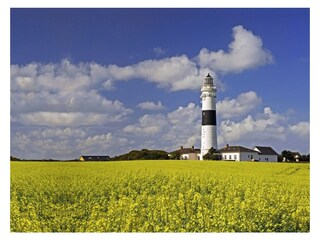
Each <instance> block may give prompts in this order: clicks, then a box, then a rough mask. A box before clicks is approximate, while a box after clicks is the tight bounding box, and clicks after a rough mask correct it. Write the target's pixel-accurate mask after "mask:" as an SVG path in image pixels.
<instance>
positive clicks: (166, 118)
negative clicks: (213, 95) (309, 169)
mask: <svg viewBox="0 0 320 240" xmlns="http://www.w3.org/2000/svg"><path fill="white" fill-rule="evenodd" d="M309 35H310V33H309V10H308V9H294V8H291V9H12V10H11V154H12V155H14V156H18V157H22V158H59V159H70V158H78V157H79V156H80V155H85V154H108V155H111V156H114V155H117V154H121V153H124V152H127V151H129V150H131V149H142V148H150V149H164V150H167V151H171V150H175V149H177V148H178V147H179V146H181V145H183V146H185V147H190V146H191V145H195V147H200V122H201V121H200V120H201V119H200V118H201V104H200V98H199V96H200V86H201V84H202V81H203V78H204V77H205V75H206V74H207V73H208V72H210V73H211V74H212V75H213V76H214V78H215V82H216V85H217V88H218V97H217V118H218V135H219V136H218V146H219V147H223V146H224V145H225V144H226V143H229V144H232V145H242V146H245V147H253V146H254V145H266V146H272V147H273V148H274V149H275V150H276V151H278V152H281V151H282V150H284V149H289V150H293V151H300V152H301V153H309V144H310V143H309V114H310V107H309V105H310V104H309V97H310V94H309V86H310V83H309V67H310V65H309V64H310V62H309V41H310V39H309Z"/></svg>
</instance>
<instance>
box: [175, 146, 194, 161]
mask: <svg viewBox="0 0 320 240" xmlns="http://www.w3.org/2000/svg"><path fill="white" fill-rule="evenodd" d="M174 153H178V154H179V156H180V160H199V159H200V149H198V148H194V146H192V147H191V148H184V147H182V146H181V148H180V149H179V150H176V151H174V152H172V153H170V154H169V156H171V155H173V154H174Z"/></svg>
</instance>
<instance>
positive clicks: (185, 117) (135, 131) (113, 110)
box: [10, 26, 303, 158]
mask: <svg viewBox="0 0 320 240" xmlns="http://www.w3.org/2000/svg"><path fill="white" fill-rule="evenodd" d="M154 51H155V53H156V54H158V55H159V54H160V55H161V54H163V51H164V49H162V48H155V49H154ZM271 62H272V55H271V53H270V52H269V51H268V50H266V49H264V48H263V44H262V40H261V39H260V38H259V37H258V36H256V35H254V34H253V33H252V32H250V31H248V30H246V29H245V28H244V27H242V26H236V27H234V28H233V40H232V42H231V43H230V44H229V51H228V52H224V51H223V50H219V51H212V50H208V49H206V48H203V49H202V50H201V51H200V52H199V54H198V55H197V56H195V57H192V58H191V57H189V56H187V55H184V54H182V55H178V56H171V57H166V58H162V59H147V60H144V61H141V62H137V63H135V64H132V65H127V66H118V65H115V64H113V65H107V66H106V65H102V64H98V63H95V62H88V63H78V64H73V63H71V62H70V61H69V60H67V59H64V60H62V61H61V62H60V63H48V64H43V63H37V62H33V63H29V64H26V65H11V95H10V96H11V125H12V142H11V143H12V147H13V148H12V152H13V154H14V153H17V155H19V154H18V153H19V152H20V153H22V152H24V153H25V154H23V155H25V156H26V157H28V156H31V157H32V156H37V155H38V156H43V157H46V156H47V155H48V154H49V155H50V154H51V155H52V157H62V158H63V156H64V157H68V156H78V155H79V153H81V154H84V153H92V152H97V151H99V149H100V150H101V152H106V151H110V152H109V154H112V153H115V154H117V153H119V152H114V151H120V150H119V148H118V146H121V147H122V148H121V149H123V150H124V149H128V148H130V147H134V148H136V147H138V146H142V147H148V146H149V147H152V146H158V148H163V149H166V150H174V149H175V148H177V147H179V146H180V145H183V146H190V145H191V144H192V145H193V144H197V143H199V141H200V127H201V108H200V106H198V105H196V104H194V103H190V104H188V105H186V106H180V107H179V108H177V109H176V110H174V111H171V112H168V113H166V114H165V113H163V114H152V115H150V114H149V115H144V116H141V117H140V118H139V119H138V120H135V118H132V119H131V122H128V120H129V116H132V115H130V114H132V113H133V110H131V109H129V108H127V107H126V106H125V105H124V104H123V103H122V102H121V101H120V100H114V99H108V97H107V96H106V95H105V94H104V95H103V94H101V92H106V90H107V91H108V90H111V89H113V90H114V89H116V83H117V82H118V81H132V80H135V79H139V80H144V81H147V82H151V83H153V84H155V85H156V86H157V87H159V88H164V89H166V90H169V91H180V90H186V89H191V90H192V89H199V88H200V87H201V85H202V81H203V78H204V76H206V75H207V73H211V75H212V76H213V77H214V81H215V84H216V85H217V87H218V89H219V90H220V89H222V88H223V87H224V84H223V83H222V82H221V81H219V78H218V77H219V74H221V73H235V72H241V71H243V70H246V69H250V68H255V67H258V66H261V65H264V64H269V63H271ZM260 102H261V99H260V98H259V97H258V96H257V94H256V93H255V92H247V93H243V94H241V95H239V96H238V97H237V98H236V99H225V100H222V101H220V102H218V104H217V108H218V110H219V111H220V112H221V117H222V119H226V118H230V119H232V120H234V118H235V117H237V116H238V117H239V116H244V115H246V114H248V113H251V111H253V110H254V109H255V108H256V107H257V106H258V105H259V104H260ZM137 107H138V108H141V109H143V110H163V109H165V107H164V106H163V105H162V103H161V101H158V102H157V103H156V102H150V101H149V102H143V103H140V104H139V105H137ZM231 109H232V110H231ZM270 110H271V109H270ZM272 114H273V115H272ZM265 118H266V119H269V120H270V119H276V114H274V113H272V112H270V111H269V112H268V110H266V111H265V112H264V113H263V114H261V116H259V117H258V118H252V120H251V121H252V122H256V121H258V119H260V120H261V121H262V120H264V121H267V120H266V119H265ZM247 121H248V122H250V119H249V120H247ZM274 121H280V120H279V119H277V120H274ZM232 123H233V124H234V125H235V126H237V124H239V123H237V122H231V121H230V122H224V123H223V124H224V125H225V127H226V129H227V127H228V126H230V125H232ZM112 124H115V125H116V126H117V128H116V129H112V127H109V128H108V126H109V125H112ZM243 124H244V123H243ZM247 126H248V124H247ZM279 126H280V125H279ZM85 128H86V129H85ZM106 128H108V130H107V129H106ZM93 129H95V130H93ZM298 129H300V130H298ZM301 129H303V126H302V125H298V124H297V125H296V126H295V125H292V126H291V132H292V133H294V132H296V133H297V132H302V130H301ZM223 131H224V132H226V130H223ZM239 134H240V133H239ZM241 134H242V135H244V134H245V132H243V133H242V132H241ZM241 134H240V135H241ZM226 136H229V135H228V134H227V135H226ZM230 136H231V135H230ZM235 139H236V138H235ZM103 143H105V144H103ZM20 156H21V154H20Z"/></svg>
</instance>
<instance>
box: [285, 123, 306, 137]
mask: <svg viewBox="0 0 320 240" xmlns="http://www.w3.org/2000/svg"><path fill="white" fill-rule="evenodd" d="M289 130H290V131H291V132H292V133H294V134H296V135H298V136H301V137H307V136H309V134H310V124H309V123H308V122H299V123H297V124H295V125H289Z"/></svg>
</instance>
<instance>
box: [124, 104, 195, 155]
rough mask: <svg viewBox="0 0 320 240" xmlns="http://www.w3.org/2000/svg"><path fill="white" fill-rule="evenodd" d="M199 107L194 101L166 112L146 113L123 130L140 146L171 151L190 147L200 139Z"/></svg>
mask: <svg viewBox="0 0 320 240" xmlns="http://www.w3.org/2000/svg"><path fill="white" fill-rule="evenodd" d="M200 125H201V109H200V106H197V105H195V104H194V103H189V104H188V105H187V106H180V107H178V108H177V109H176V110H174V111H171V112H169V113H167V114H147V115H144V116H142V117H141V118H140V119H139V120H138V122H137V123H136V124H132V125H127V126H126V127H124V128H123V132H124V133H126V134H130V135H132V136H133V137H134V138H135V140H136V141H137V142H140V143H141V148H147V147H156V148H162V149H165V150H167V151H173V150H175V149H177V148H178V147H180V146H186V147H191V146H192V145H195V144H196V143H197V142H198V141H199V139H200Z"/></svg>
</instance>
